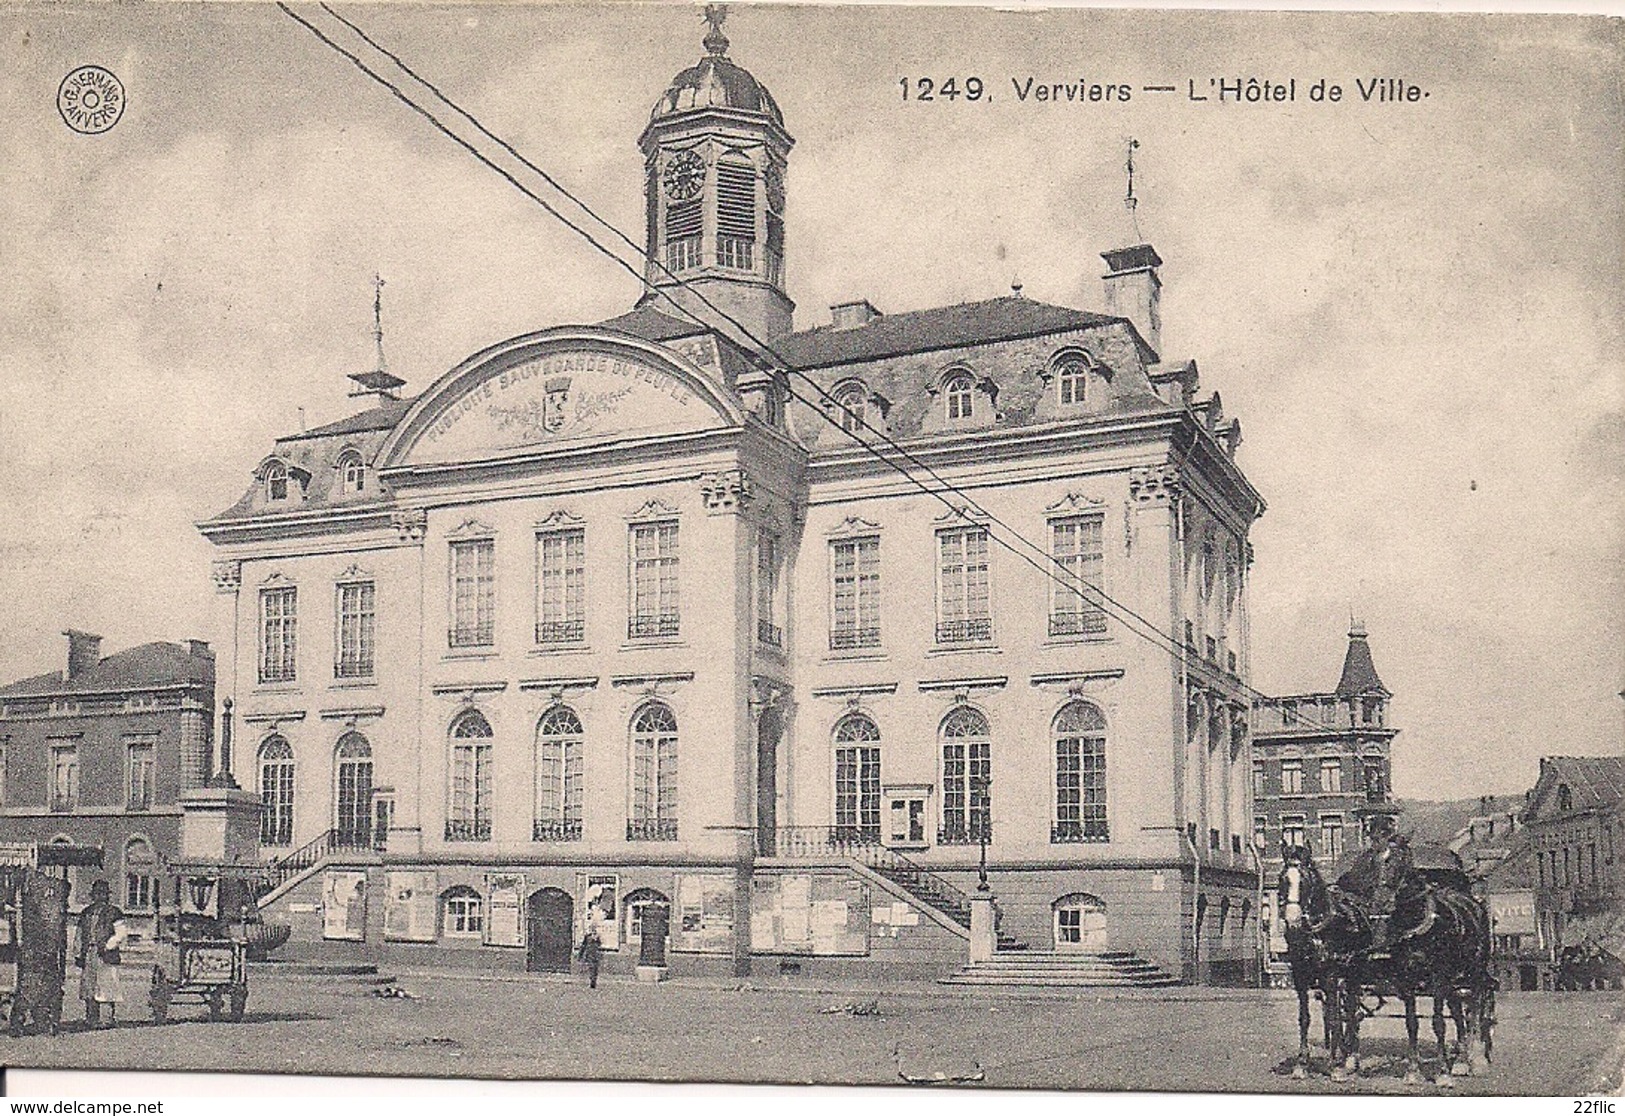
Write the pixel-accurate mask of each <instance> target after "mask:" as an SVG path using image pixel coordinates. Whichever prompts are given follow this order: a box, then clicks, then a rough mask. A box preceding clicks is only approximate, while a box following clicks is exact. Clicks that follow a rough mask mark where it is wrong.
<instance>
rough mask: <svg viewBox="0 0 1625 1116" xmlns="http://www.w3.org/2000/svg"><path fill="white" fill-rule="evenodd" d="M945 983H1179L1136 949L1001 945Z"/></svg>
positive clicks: (1054, 985)
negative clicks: (1076, 949) (1064, 949)
mask: <svg viewBox="0 0 1625 1116" xmlns="http://www.w3.org/2000/svg"><path fill="white" fill-rule="evenodd" d="M942 983H943V984H971V985H993V986H1023V985H1024V986H1029V987H1037V988H1167V987H1170V986H1172V985H1176V984H1178V983H1179V979H1178V978H1177V977H1173V976H1170V975H1168V974H1167V973H1165V972H1163V971H1162V970H1161V969H1159V968H1158V967H1157V966H1156V965H1154V964H1152V963H1151V962H1150V961H1147V960H1145V959H1144V958H1142V957H1139V956H1137V955H1135V954H1133V953H1126V952H1114V951H1102V952H1099V953H1047V952H1045V953H1041V952H1039V951H1037V950H1026V951H1023V952H1018V953H1013V954H1012V953H1007V952H1005V951H1004V950H1003V949H1001V950H1000V951H999V952H998V953H997V954H995V955H994V957H993V960H991V961H982V962H978V963H976V964H971V965H966V966H965V967H964V968H962V969H960V970H959V971H958V972H956V973H954V974H953V975H952V976H947V977H944V978H943V979H942Z"/></svg>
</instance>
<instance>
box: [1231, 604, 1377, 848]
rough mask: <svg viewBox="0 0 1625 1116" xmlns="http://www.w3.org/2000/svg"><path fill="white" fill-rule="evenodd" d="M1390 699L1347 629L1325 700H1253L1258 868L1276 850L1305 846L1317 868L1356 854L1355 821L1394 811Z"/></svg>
mask: <svg viewBox="0 0 1625 1116" xmlns="http://www.w3.org/2000/svg"><path fill="white" fill-rule="evenodd" d="M1391 696H1392V695H1390V694H1389V692H1388V689H1387V687H1386V686H1384V685H1383V684H1382V679H1381V678H1380V677H1378V675H1377V667H1376V663H1375V662H1374V661H1373V659H1372V657H1371V645H1370V642H1369V640H1368V638H1367V636H1366V630H1365V625H1364V624H1361V623H1358V622H1356V623H1354V624H1352V625H1351V626H1350V627H1349V642H1348V650H1347V651H1346V652H1345V653H1344V656H1343V672H1342V674H1341V675H1339V677H1338V679H1337V685H1336V686H1335V687H1333V688H1332V689H1331V690H1329V691H1327V692H1324V693H1311V694H1290V695H1287V696H1284V697H1274V698H1267V699H1265V700H1263V701H1260V702H1259V703H1258V705H1257V707H1256V710H1255V720H1254V722H1253V759H1252V781H1253V833H1254V834H1255V840H1259V841H1261V848H1262V850H1263V852H1264V855H1265V862H1266V865H1267V866H1268V867H1269V869H1270V870H1271V871H1272V872H1273V871H1274V870H1276V869H1278V868H1279V867H1280V863H1281V846H1282V845H1283V844H1286V845H1304V844H1307V845H1309V846H1310V848H1311V849H1312V850H1313V852H1314V854H1315V857H1316V859H1317V860H1319V861H1321V862H1322V867H1323V868H1329V867H1330V866H1331V865H1333V864H1335V863H1336V862H1337V861H1338V860H1339V859H1340V858H1341V857H1343V856H1344V854H1346V853H1349V852H1353V851H1357V850H1358V849H1360V848H1362V847H1363V846H1364V842H1365V838H1366V832H1365V825H1364V821H1363V819H1365V818H1366V817H1368V816H1369V815H1371V814H1378V815H1391V814H1392V813H1394V812H1397V811H1396V810H1395V808H1394V807H1393V805H1392V802H1393V793H1392V788H1393V778H1392V767H1391V763H1390V755H1389V753H1390V749H1391V748H1392V746H1393V741H1394V737H1396V736H1398V735H1399V730H1398V729H1397V728H1394V727H1393V726H1392V725H1390V724H1389V722H1388V702H1389V699H1390V697H1391Z"/></svg>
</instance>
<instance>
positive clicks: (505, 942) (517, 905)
mask: <svg viewBox="0 0 1625 1116" xmlns="http://www.w3.org/2000/svg"><path fill="white" fill-rule="evenodd" d="M485 890H486V896H487V898H486V918H485V944H486V945H493V946H514V947H517V946H522V945H524V944H525V936H524V927H523V924H522V923H521V921H520V911H521V909H522V907H523V905H524V901H525V877H524V876H522V875H515V874H514V873H512V872H492V873H490V874H489V875H487V876H486V877H485Z"/></svg>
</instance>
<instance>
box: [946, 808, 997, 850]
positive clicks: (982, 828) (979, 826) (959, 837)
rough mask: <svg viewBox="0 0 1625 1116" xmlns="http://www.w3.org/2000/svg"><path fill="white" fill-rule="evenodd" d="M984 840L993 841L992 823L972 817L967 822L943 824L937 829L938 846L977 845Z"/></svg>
mask: <svg viewBox="0 0 1625 1116" xmlns="http://www.w3.org/2000/svg"><path fill="white" fill-rule="evenodd" d="M984 839H986V840H987V841H989V842H992V840H993V823H992V822H991V821H989V820H986V819H982V818H978V817H976V816H974V815H973V816H972V817H971V819H970V821H969V822H968V823H967V822H945V823H943V824H942V825H940V826H938V827H937V844H939V845H977V844H980V843H981V842H982V841H983V840H984Z"/></svg>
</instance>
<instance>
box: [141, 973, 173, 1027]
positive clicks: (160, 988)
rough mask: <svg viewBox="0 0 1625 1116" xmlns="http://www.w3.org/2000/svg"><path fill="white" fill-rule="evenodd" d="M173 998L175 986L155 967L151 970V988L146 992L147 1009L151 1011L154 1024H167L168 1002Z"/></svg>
mask: <svg viewBox="0 0 1625 1116" xmlns="http://www.w3.org/2000/svg"><path fill="white" fill-rule="evenodd" d="M174 996H175V986H174V985H173V984H171V983H170V982H169V978H168V977H166V976H164V971H163V970H162V969H160V968H158V967H156V966H154V967H153V970H152V987H151V988H149V989H148V990H147V1007H148V1008H150V1009H151V1010H152V1021H153V1022H154V1023H159V1024H162V1023H167V1022H169V1001H170V1000H171V999H173V998H174Z"/></svg>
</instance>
